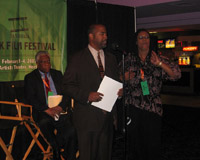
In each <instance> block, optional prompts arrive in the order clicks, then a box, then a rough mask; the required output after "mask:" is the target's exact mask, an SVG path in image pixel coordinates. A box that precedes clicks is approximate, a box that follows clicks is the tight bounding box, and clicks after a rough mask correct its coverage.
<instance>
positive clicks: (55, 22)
mask: <svg viewBox="0 0 200 160" xmlns="http://www.w3.org/2000/svg"><path fill="white" fill-rule="evenodd" d="M0 7H1V9H0V17H1V18H0V81H16V80H23V79H24V76H25V75H26V74H27V73H29V72H31V71H32V70H33V69H35V68H36V64H35V54H36V53H37V52H38V51H39V50H46V51H48V52H49V54H50V56H51V65H52V68H54V69H57V70H61V71H62V72H64V70H65V67H66V62H67V49H66V48H67V46H66V44H67V42H66V37H67V33H66V31H67V5H66V1H65V0H0Z"/></svg>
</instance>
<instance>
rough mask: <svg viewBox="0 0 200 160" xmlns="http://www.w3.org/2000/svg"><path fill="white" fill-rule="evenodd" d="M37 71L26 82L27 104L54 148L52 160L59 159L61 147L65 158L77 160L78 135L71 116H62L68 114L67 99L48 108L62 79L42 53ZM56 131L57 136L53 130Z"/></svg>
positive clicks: (38, 55)
mask: <svg viewBox="0 0 200 160" xmlns="http://www.w3.org/2000/svg"><path fill="white" fill-rule="evenodd" d="M35 60H36V64H37V69H35V70H34V71H32V72H31V73H29V74H27V75H26V76H25V79H24V83H25V84H24V85H25V98H26V100H27V102H26V103H28V104H30V105H32V106H33V118H34V120H35V121H36V123H38V125H39V127H40V129H41V131H42V133H43V134H44V136H45V137H46V139H47V140H48V141H49V143H50V144H51V146H52V148H53V160H57V159H60V146H62V147H63V146H64V152H63V154H62V156H63V157H64V158H66V159H67V160H74V159H75V155H76V147H77V146H76V133H75V129H74V128H73V126H72V125H71V123H70V120H69V116H67V115H64V114H61V113H62V112H64V111H65V110H66V98H64V97H63V99H62V102H61V103H60V104H59V105H58V106H56V107H53V108H49V107H48V105H47V99H48V95H60V94H61V83H62V78H63V75H62V73H61V72H60V71H57V70H55V69H51V63H50V56H49V54H48V52H46V51H39V52H38V53H37V54H36V56H35ZM55 129H57V134H56V135H55V134H54V130H55Z"/></svg>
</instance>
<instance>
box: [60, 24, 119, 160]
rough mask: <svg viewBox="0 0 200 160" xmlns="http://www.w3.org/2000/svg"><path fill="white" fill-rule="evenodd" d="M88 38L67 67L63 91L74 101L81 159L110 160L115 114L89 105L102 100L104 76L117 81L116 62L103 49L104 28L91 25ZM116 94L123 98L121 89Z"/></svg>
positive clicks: (104, 44) (99, 25)
mask: <svg viewBox="0 0 200 160" xmlns="http://www.w3.org/2000/svg"><path fill="white" fill-rule="evenodd" d="M88 38H89V44H88V47H86V48H85V49H83V50H82V51H80V52H79V53H77V54H75V55H74V56H73V57H72V59H71V61H70V62H69V64H68V66H67V69H66V72H65V74H64V79H63V89H64V93H65V94H67V95H68V96H70V97H72V98H73V99H74V100H75V106H74V112H73V122H74V125H75V128H76V130H77V134H78V147H79V153H80V160H110V159H111V150H112V139H113V113H114V111H112V112H106V111H105V110H102V109H99V108H97V107H95V106H92V105H91V103H92V102H98V101H101V99H102V97H103V94H102V93H99V92H97V90H98V88H99V86H100V83H101V81H102V78H103V75H106V76H108V77H110V78H112V79H115V80H118V79H119V76H118V69H117V61H116V59H115V57H114V56H113V55H112V54H109V53H107V52H105V51H104V50H103V48H105V47H106V43H107V32H106V28H105V26H104V25H101V24H95V25H91V26H90V28H89V30H88ZM98 54H99V56H98ZM99 57H100V58H99ZM102 68H103V70H102ZM116 94H117V93H116ZM118 95H122V90H120V92H118Z"/></svg>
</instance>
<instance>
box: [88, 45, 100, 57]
mask: <svg viewBox="0 0 200 160" xmlns="http://www.w3.org/2000/svg"><path fill="white" fill-rule="evenodd" d="M88 48H89V50H90V52H91V53H92V54H95V55H97V54H98V52H100V54H102V53H103V49H100V50H99V51H97V50H96V49H94V48H93V47H92V46H91V45H90V44H88Z"/></svg>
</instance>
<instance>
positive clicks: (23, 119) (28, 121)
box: [0, 100, 52, 160]
mask: <svg viewBox="0 0 200 160" xmlns="http://www.w3.org/2000/svg"><path fill="white" fill-rule="evenodd" d="M0 104H1V106H2V105H6V107H8V108H10V107H13V106H14V107H16V110H17V114H16V115H3V113H1V112H0V119H1V120H7V121H15V122H18V123H16V125H15V126H14V127H13V130H12V135H11V138H10V144H11V145H9V147H7V146H6V144H5V142H4V141H3V139H2V137H1V136H0V145H1V147H2V149H3V151H4V152H5V154H6V160H13V156H12V148H13V145H12V144H13V143H14V139H15V135H16V131H17V127H18V124H20V125H24V126H25V127H26V128H27V130H28V132H29V133H30V135H31V137H32V141H31V144H30V145H29V147H28V149H27V150H26V152H25V154H24V157H23V160H25V159H27V157H28V155H29V153H30V152H31V149H32V147H33V146H34V144H35V143H36V144H37V145H38V147H39V148H40V150H41V151H42V153H43V160H46V159H50V158H51V156H52V153H51V152H50V150H51V147H50V144H49V143H48V141H47V140H46V138H45V137H44V136H43V134H42V132H41V131H40V129H39V127H38V126H37V125H36V123H35V122H34V120H33V117H32V106H31V105H27V104H24V103H19V102H17V100H15V102H10V101H0ZM23 108H27V109H28V110H29V113H28V115H24V114H22V109H23ZM34 130H36V133H35V131H34ZM39 135H40V136H41V137H42V138H43V140H44V141H45V142H46V144H47V147H46V148H47V149H46V150H45V149H44V146H43V145H42V144H41V142H40V141H39V140H38V137H39Z"/></svg>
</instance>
